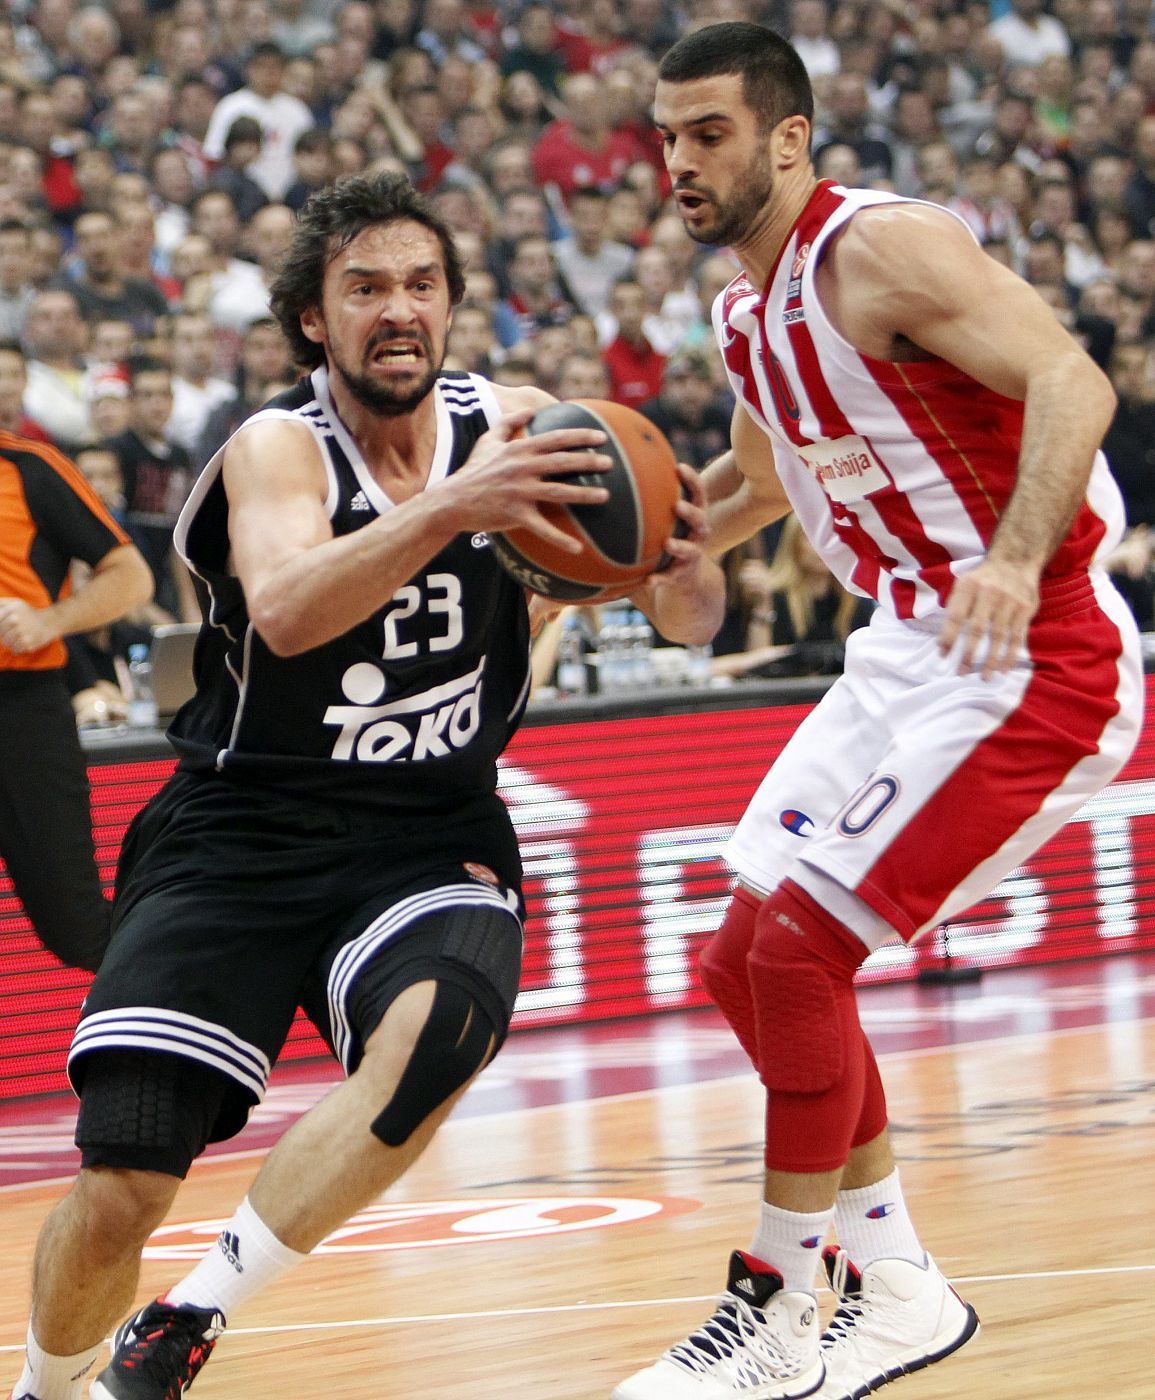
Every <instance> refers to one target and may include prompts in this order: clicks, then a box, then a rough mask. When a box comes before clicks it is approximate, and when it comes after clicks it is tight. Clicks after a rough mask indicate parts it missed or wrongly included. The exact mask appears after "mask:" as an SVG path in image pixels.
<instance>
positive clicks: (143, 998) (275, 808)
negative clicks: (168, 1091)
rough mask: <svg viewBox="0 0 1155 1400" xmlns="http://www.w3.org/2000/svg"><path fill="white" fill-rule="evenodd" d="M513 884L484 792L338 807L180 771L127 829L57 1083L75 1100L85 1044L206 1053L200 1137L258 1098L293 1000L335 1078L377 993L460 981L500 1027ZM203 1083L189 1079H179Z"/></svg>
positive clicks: (516, 958) (508, 997)
mask: <svg viewBox="0 0 1155 1400" xmlns="http://www.w3.org/2000/svg"><path fill="white" fill-rule="evenodd" d="M520 878H521V867H520V861H519V857H518V853H517V843H516V840H515V837H514V833H513V827H512V824H511V823H510V821H509V816H508V813H507V812H506V809H505V806H504V804H503V803H502V802H501V800H500V799H499V798H497V797H496V796H495V795H492V794H482V795H480V796H479V797H478V798H476V799H472V800H470V801H469V802H467V803H464V804H459V805H458V806H457V807H456V808H454V809H452V810H448V811H442V812H434V813H426V812H416V813H414V812H406V813H400V814H397V815H396V816H390V815H384V816H382V815H380V814H376V813H374V814H369V813H364V812H362V813H357V814H350V813H349V812H347V811H345V810H344V809H338V808H336V807H334V806H333V805H332V804H330V803H326V802H320V801H317V800H315V799H311V798H310V799H308V800H304V799H296V798H292V797H286V796H284V795H278V794H273V793H269V792H268V791H267V790H254V789H252V788H248V787H245V786H241V785H235V784H233V783H230V782H226V781H224V780H215V779H209V778H204V777H201V776H200V775H194V774H186V773H177V774H176V775H175V776H174V778H173V779H172V780H171V781H170V783H169V784H168V785H167V786H166V787H165V788H164V789H163V790H162V791H161V792H160V793H159V794H158V795H157V797H156V798H154V799H153V801H152V802H151V803H149V805H148V806H147V807H146V808H145V809H144V810H143V812H141V813H140V814H139V815H138V817H137V819H136V820H135V821H134V823H133V825H132V827H131V828H130V830H129V833H128V835H127V837H126V840H125V844H124V849H123V852H122V857H121V865H120V869H119V872H118V879H117V901H116V906H115V909H114V915H113V919H114V928H113V937H112V943H111V945H110V947H109V951H108V953H107V955H106V957H105V960H104V964H103V965H102V967H101V970H100V973H99V975H98V977H97V979H96V981H95V982H94V983H93V986H92V988H91V990H90V992H89V995H88V999H87V1001H86V1002H85V1005H84V1010H83V1013H82V1016H81V1020H80V1024H79V1026H78V1027H77V1031H76V1035H75V1037H74V1039H73V1043H72V1049H71V1052H70V1054H69V1060H68V1073H69V1077H70V1079H71V1082H72V1085H73V1088H74V1089H75V1090H76V1092H77V1093H78V1094H79V1095H80V1097H81V1099H82V1101H83V1099H84V1086H85V1079H86V1067H87V1066H88V1065H89V1064H91V1063H97V1062H98V1057H100V1052H102V1051H120V1052H124V1051H129V1052H132V1051H146V1052H156V1053H158V1054H161V1055H169V1056H177V1057H181V1059H182V1060H183V1061H185V1062H189V1061H191V1062H193V1063H195V1064H197V1065H200V1066H207V1067H208V1068H209V1069H211V1070H212V1071H215V1074H213V1075H210V1076H208V1081H209V1082H210V1083H212V1084H213V1085H214V1090H215V1092H216V1096H217V1097H219V1099H220V1102H219V1105H218V1106H217V1107H216V1108H215V1112H213V1113H210V1114H209V1115H208V1116H209V1117H210V1118H211V1119H212V1121H211V1126H210V1127H209V1129H208V1131H207V1134H206V1135H204V1136H205V1142H206V1143H207V1142H216V1141H221V1140H223V1139H225V1138H228V1137H231V1136H233V1135H234V1134H235V1133H237V1132H238V1131H239V1130H240V1129H241V1128H242V1127H243V1126H244V1123H245V1121H246V1119H247V1117H248V1115H249V1112H250V1111H251V1109H252V1108H253V1106H254V1105H255V1104H257V1103H259V1102H260V1100H261V1099H262V1097H263V1096H264V1092H265V1087H266V1083H267V1080H268V1076H269V1071H270V1069H271V1067H272V1065H273V1064H274V1062H275V1061H276V1058H277V1055H278V1054H279V1053H280V1050H281V1047H282V1046H283V1044H284V1041H285V1037H286V1035H287V1034H288V1031H289V1027H290V1025H291V1023H292V1020H293V1016H294V1013H295V1011H296V1008H297V1007H298V1006H303V1007H304V1008H305V1010H306V1012H307V1013H308V1014H309V1016H310V1017H311V1018H312V1019H313V1021H314V1023H315V1024H316V1025H317V1028H318V1029H319V1030H320V1032H321V1033H322V1035H323V1036H324V1037H325V1039H326V1041H327V1042H328V1044H329V1045H330V1047H331V1048H332V1049H333V1050H334V1053H335V1054H336V1055H337V1056H338V1058H339V1059H340V1060H341V1062H342V1064H343V1065H344V1067H345V1069H346V1072H348V1073H351V1072H352V1071H353V1070H354V1069H355V1068H356V1066H357V1064H358V1063H359V1060H360V1057H361V1054H362V1051H363V1047H364V1044H365V1041H366V1040H367V1038H368V1037H369V1035H370V1034H371V1033H372V1031H373V1030H374V1029H375V1027H376V1025H377V1023H378V1022H379V1021H380V1019H381V1017H382V1016H383V1015H384V1012H385V1010H387V1008H388V1005H389V1004H390V1002H391V1001H392V999H394V998H395V997H396V996H397V995H399V994H400V993H401V992H402V991H404V990H405V988H406V987H407V986H410V985H412V984H413V983H414V982H418V981H424V980H426V979H429V978H435V979H442V978H443V979H447V980H451V981H454V982H456V983H458V984H459V985H461V986H463V987H464V988H465V989H466V990H468V991H469V992H470V993H471V994H472V995H473V996H474V997H475V998H476V999H477V1000H478V1002H479V1004H480V1005H481V1007H482V1009H483V1010H484V1011H485V1012H486V1014H487V1015H488V1017H489V1019H490V1021H491V1022H492V1024H493V1025H494V1026H495V1027H497V1028H499V1032H500V1035H501V1036H504V1032H505V1030H506V1029H507V1028H508V1024H509V1018H510V1016H511V1015H512V1012H513V1004H514V998H515V996H516V993H517V983H518V977H519V974H520V970H521V948H522V933H521V919H522V909H521V899H520ZM100 1058H106V1059H107V1058H111V1057H100ZM134 1058H139V1057H134ZM219 1077H223V1080H224V1082H225V1085H226V1089H225V1092H224V1093H223V1095H220V1093H219V1086H220V1078H219ZM205 1078H206V1077H205V1076H204V1074H203V1073H201V1072H198V1073H197V1074H195V1075H190V1076H189V1085H188V1089H187V1092H188V1093H190V1094H194V1095H196V1094H200V1093H201V1089H200V1087H199V1086H201V1085H202V1084H203V1083H204V1082H205ZM84 1122H85V1112H84V1107H83V1103H82V1109H81V1125H82V1126H83V1124H84ZM203 1145H204V1143H202V1144H201V1146H203ZM81 1146H82V1148H83V1147H84V1143H83V1142H82V1143H81ZM112 1164H115V1163H112ZM122 1164H125V1163H122ZM132 1164H136V1163H135V1162H134V1163H132ZM161 1169H164V1168H161Z"/></svg>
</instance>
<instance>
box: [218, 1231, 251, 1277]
mask: <svg viewBox="0 0 1155 1400" xmlns="http://www.w3.org/2000/svg"><path fill="white" fill-rule="evenodd" d="M217 1248H218V1249H219V1250H220V1252H221V1253H222V1254H223V1255H224V1256H225V1258H226V1259H227V1260H228V1261H229V1263H230V1264H231V1265H232V1266H233V1268H234V1269H236V1271H237V1273H238V1274H243V1273H244V1271H245V1266H244V1265H243V1264H242V1263H241V1242H240V1240H239V1238H238V1237H237V1236H236V1235H235V1234H234V1233H233V1231H232V1230H222V1231H221V1233H220V1234H219V1235H218V1236H217Z"/></svg>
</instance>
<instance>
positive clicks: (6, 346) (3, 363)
mask: <svg viewBox="0 0 1155 1400" xmlns="http://www.w3.org/2000/svg"><path fill="white" fill-rule="evenodd" d="M27 387H28V369H27V366H26V365H25V363H24V351H23V350H21V348H20V346H19V344H18V342H16V341H15V340H0V432H4V433H15V434H16V436H17V437H23V438H30V439H31V440H32V441H33V442H50V441H51V439H50V438H49V436H48V434H47V433H46V432H45V431H44V429H43V428H42V427H41V426H40V424H39V423H37V422H36V420H35V419H34V418H29V417H28V415H27V414H26V413H25V412H24V391H25V390H26V389H27Z"/></svg>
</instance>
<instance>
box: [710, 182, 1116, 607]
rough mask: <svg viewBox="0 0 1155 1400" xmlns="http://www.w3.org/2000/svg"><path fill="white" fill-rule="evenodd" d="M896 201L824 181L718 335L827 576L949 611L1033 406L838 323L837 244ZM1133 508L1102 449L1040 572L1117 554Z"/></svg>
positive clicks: (1048, 574) (721, 302)
mask: <svg viewBox="0 0 1155 1400" xmlns="http://www.w3.org/2000/svg"><path fill="white" fill-rule="evenodd" d="M888 202H899V197H898V196H895V195H891V194H883V193H879V192H877V191H873V190H849V189H844V188H843V187H842V186H839V185H835V184H833V183H832V182H831V181H828V180H827V181H822V182H821V183H820V184H819V185H818V187H817V189H816V190H815V192H814V194H813V195H812V197H811V198H810V200H809V202H808V203H807V205H806V207H805V209H804V210H803V211H802V214H801V215H800V217H799V219H798V221H797V223H796V224H795V225H794V228H793V230H792V231H791V233H790V235H789V237H788V238H787V240H786V243H785V245H784V246H783V248H782V251H781V253H780V254H779V257H778V261H777V263H776V264H775V266H774V268H773V269H772V271H771V274H770V277H769V279H768V281H767V284H766V287H765V290H764V291H763V292H762V293H759V292H758V290H757V289H756V288H755V287H754V286H753V284H752V283H751V282H750V281H749V280H748V279H747V278H746V276H745V275H744V274H743V275H741V276H739V277H738V278H736V279H735V280H734V281H733V282H731V283H730V285H729V286H728V287H727V288H726V290H725V291H724V292H722V294H721V295H720V296H719V297H718V299H717V301H716V302H715V304H714V329H715V332H716V334H717V336H718V340H719V343H720V345H721V347H722V354H723V358H724V359H725V362H726V369H727V372H728V374H729V377H730V382H731V384H732V385H733V388H734V392H735V394H736V395H737V396H738V399H739V401H740V402H741V403H742V405H743V407H744V408H745V409H746V410H747V412H748V413H749V414H750V417H751V418H752V419H753V420H754V422H755V423H757V424H758V425H759V427H761V428H762V429H763V431H764V432H766V433H767V435H768V436H769V437H770V439H771V442H772V444H773V448H774V459H775V465H776V467H777V471H778V475H779V477H780V478H781V480H782V485H783V487H784V488H785V490H786V493H787V495H788V496H789V497H790V501H791V504H792V505H793V507H794V510H795V512H796V513H797V515H798V517H799V520H800V522H801V524H802V526H803V528H804V529H805V531H806V533H807V534H808V535H809V536H810V538H811V540H812V541H813V543H814V545H815V547H816V548H817V549H818V550H819V552H820V553H821V554H822V556H823V557H824V559H825V560H826V562H827V564H828V566H829V567H830V569H831V571H832V572H833V573H834V574H835V576H836V577H837V578H839V579H840V580H841V581H842V583H843V584H844V585H845V586H847V587H848V588H852V589H853V590H855V591H856V592H859V593H863V594H865V595H867V596H868V597H871V598H874V599H876V600H877V601H878V603H879V604H880V605H881V606H883V607H884V608H886V609H888V610H889V611H890V612H892V613H893V614H894V615H895V616H897V617H899V618H930V617H933V616H935V615H936V614H937V613H938V612H940V611H941V609H942V607H943V605H944V603H945V601H946V598H947V596H948V594H949V592H950V588H951V583H952V580H953V578H954V576H955V575H957V574H960V573H963V572H965V571H966V570H967V569H969V568H973V567H974V566H975V565H977V564H978V563H979V562H980V561H981V559H982V557H983V555H984V554H985V552H986V549H987V546H988V545H989V544H990V540H991V536H992V535H993V533H994V530H995V526H996V525H997V524H998V521H999V517H1000V515H1001V514H1002V511H1003V508H1004V506H1005V504H1006V502H1007V499H1008V498H1009V496H1010V494H1011V490H1012V488H1013V487H1014V484H1015V479H1016V474H1017V469H1018V458H1019V444H1020V439H1021V436H1022V426H1023V405H1022V404H1021V403H1019V402H1018V401H1016V400H1014V399H1008V398H1005V397H1003V395H1001V394H997V393H995V392H994V391H993V390H991V389H988V388H986V387H985V386H984V385H982V384H980V383H979V382H978V381H977V380H975V379H972V378H971V377H970V375H967V374H964V373H963V372H962V371H961V370H959V369H956V368H955V366H953V365H951V364H948V363H947V362H946V361H945V360H940V359H932V360H925V361H918V362H913V363H897V362H891V361H888V360H876V359H874V358H872V357H871V356H869V355H863V354H861V353H860V352H859V351H858V350H856V349H855V348H854V347H853V346H852V345H850V344H849V342H847V341H846V340H845V339H844V338H843V337H842V336H841V335H840V334H839V333H838V332H837V331H836V330H835V329H834V327H833V326H832V325H831V323H830V321H829V320H828V319H827V317H826V315H825V313H824V311H823V309H822V305H821V303H820V301H819V299H818V294H817V291H816V289H815V285H814V272H815V268H816V266H817V264H818V262H819V259H820V258H821V256H822V253H823V249H824V247H825V245H826V243H827V241H828V239H829V238H830V237H831V236H832V235H833V234H834V233H835V232H837V231H838V230H839V229H840V228H842V227H843V225H844V224H845V223H846V221H847V220H848V219H849V218H851V217H852V216H853V215H854V214H855V213H857V211H858V210H859V209H863V208H866V207H867V206H869V205H875V204H883V203H888ZM1123 526H1124V513H1123V502H1122V498H1121V496H1120V494H1119V491H1118V489H1117V487H1116V486H1115V483H1114V481H1113V480H1112V478H1111V475H1110V473H1109V471H1108V469H1107V463H1106V460H1105V459H1104V457H1103V455H1102V453H1098V454H1096V459H1095V465H1094V469H1093V472H1092V476H1091V481H1090V484H1089V487H1088V491H1087V497H1086V500H1085V501H1084V503H1083V505H1082V506H1081V507H1080V509H1079V512H1078V514H1077V516H1076V518H1075V520H1074V522H1073V524H1072V526H1071V529H1070V531H1069V532H1068V534H1067V536H1066V538H1065V539H1064V540H1063V542H1062V544H1061V545H1060V546H1059V548H1058V550H1057V551H1056V553H1055V555H1054V557H1053V558H1052V559H1051V561H1050V563H1049V564H1048V565H1047V568H1046V570H1045V571H1044V576H1043V586H1042V592H1043V596H1044V598H1045V597H1046V595H1047V593H1048V591H1049V588H1048V584H1049V582H1050V581H1051V580H1057V579H1060V578H1068V577H1069V576H1070V575H1071V574H1074V573H1079V572H1082V571H1083V570H1085V569H1087V568H1088V566H1089V565H1090V564H1091V563H1092V561H1093V560H1094V559H1095V558H1096V557H1097V556H1099V555H1101V554H1104V553H1106V552H1107V551H1108V550H1109V549H1111V548H1113V547H1114V545H1115V544H1116V543H1117V542H1118V539H1119V538H1120V537H1121V535H1122V532H1123Z"/></svg>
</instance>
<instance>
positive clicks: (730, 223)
mask: <svg viewBox="0 0 1155 1400" xmlns="http://www.w3.org/2000/svg"><path fill="white" fill-rule="evenodd" d="M684 188H692V187H689V186H686V187H684ZM734 189H735V194H734V197H733V199H731V200H730V202H729V203H728V204H721V203H719V202H718V201H717V200H716V199H714V198H713V197H712V196H707V195H706V193H705V191H702V190H693V193H694V194H699V195H701V196H702V197H703V198H707V197H709V199H710V202H711V203H712V204H713V206H714V210H715V215H714V220H713V222H712V223H706V222H705V221H703V222H702V223H700V224H698V225H697V226H696V227H695V226H691V225H690V224H685V225H684V227H685V230H686V232H687V233H688V234H689V235H690V237H691V238H692V239H693V240H694V242H695V243H709V244H713V245H715V246H716V247H720V248H731V247H734V246H735V245H736V244H741V243H744V242H746V240H747V239H748V238H749V236H750V234H751V232H752V231H753V229H754V226H755V224H756V223H757V222H758V219H759V216H760V215H761V214H762V213H763V211H764V209H765V208H766V206H767V205H768V204H769V202H770V196H771V195H772V194H773V192H774V174H773V170H772V168H771V165H770V157H769V155H768V154H767V153H766V152H764V151H759V152H758V154H757V155H756V156H755V157H754V158H753V160H751V162H750V164H749V165H748V166H747V167H746V169H745V170H744V171H743V172H742V174H741V175H740V176H739V177H738V178H737V179H736V180H735V182H734Z"/></svg>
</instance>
